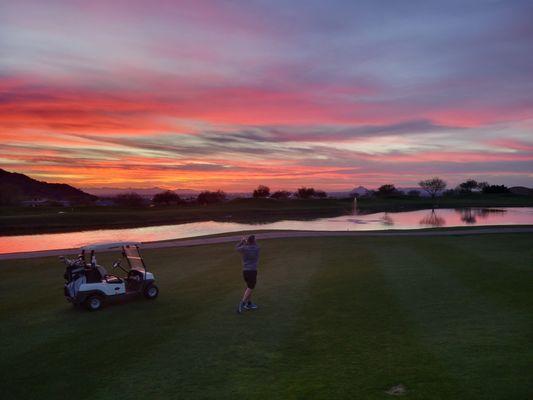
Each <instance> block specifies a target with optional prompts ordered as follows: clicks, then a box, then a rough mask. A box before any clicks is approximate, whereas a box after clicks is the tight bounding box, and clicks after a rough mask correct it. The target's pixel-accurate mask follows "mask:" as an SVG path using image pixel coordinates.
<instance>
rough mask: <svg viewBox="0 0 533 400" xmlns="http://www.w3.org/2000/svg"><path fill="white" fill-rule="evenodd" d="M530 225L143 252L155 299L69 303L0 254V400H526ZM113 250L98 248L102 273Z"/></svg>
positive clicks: (23, 265) (44, 268) (24, 264)
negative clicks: (245, 302)
mask: <svg viewBox="0 0 533 400" xmlns="http://www.w3.org/2000/svg"><path fill="white" fill-rule="evenodd" d="M531 243H533V234H532V233H516V234H515V233H507V234H484V235H466V236H454V235H450V236H427V237H424V236H416V237H364V236H354V237H308V238H284V239H269V240H260V241H259V245H260V246H261V259H260V265H259V278H258V285H257V288H256V290H255V293H254V301H255V302H256V303H257V304H258V305H259V307H260V308H259V310H257V311H247V312H246V313H244V314H243V315H237V314H236V313H235V306H236V305H237V302H238V301H239V297H240V296H241V294H242V291H243V289H244V283H243V282H242V277H241V265H240V263H241V260H240V257H239V254H238V253H237V252H236V251H235V249H234V244H232V243H219V244H209V245H199V246H191V247H180V248H172V247H169V248H159V249H145V250H144V251H142V253H143V256H144V258H145V261H146V264H147V266H148V269H149V270H150V271H151V272H153V273H154V275H155V277H156V284H157V285H158V286H159V288H160V296H159V297H158V298H157V299H156V300H152V301H150V300H145V299H143V298H140V299H138V300H133V301H129V302H125V303H122V304H117V305H109V306H107V307H105V308H104V309H103V310H102V311H98V312H89V311H86V310H79V309H75V308H73V307H72V306H71V305H70V304H68V303H67V302H66V301H65V298H64V296H63V278H62V276H63V272H64V265H62V264H60V263H59V262H58V260H57V258H56V257H43V258H34V259H18V260H4V261H0V277H1V279H0V320H1V324H0V346H1V350H0V353H1V357H0V370H1V371H2V377H1V379H0V393H1V397H2V398H3V399H9V400H11V399H61V398H67V397H68V398H71V399H77V400H82V399H238V398H240V399H387V398H394V397H395V396H394V395H391V394H389V393H387V392H388V391H390V389H391V388H393V387H399V385H402V386H401V388H402V389H401V391H400V393H399V394H400V395H401V397H405V398H409V399H446V400H448V399H502V400H503V399H505V400H509V399H527V398H531V395H532V393H533V385H532V382H531V360H532V359H533V346H532V343H531V339H532V333H533V326H532V323H531V315H532V314H533V297H532V296H531V293H532V290H533V284H532V282H533V279H532V278H533V270H532V268H531V266H532V263H531V261H532V260H533V248H532V246H531ZM116 257H117V254H116V253H106V254H102V255H99V258H98V261H99V263H100V264H102V265H105V266H106V267H108V269H111V268H110V265H111V263H112V261H114V260H115V259H116Z"/></svg>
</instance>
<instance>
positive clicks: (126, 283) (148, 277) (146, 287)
mask: <svg viewBox="0 0 533 400" xmlns="http://www.w3.org/2000/svg"><path fill="white" fill-rule="evenodd" d="M109 250H120V251H121V253H122V259H119V260H117V261H115V262H114V263H113V269H114V270H117V269H119V270H121V271H123V272H124V273H125V274H126V275H125V276H121V277H119V276H116V275H111V274H108V272H107V270H106V269H105V268H104V267H103V266H101V265H98V263H97V262H96V254H95V253H96V251H109ZM88 252H90V258H89V260H90V262H87V261H86V260H85V255H86V254H87V253H88ZM60 259H61V260H62V261H63V262H64V263H65V264H66V265H67V270H66V271H65V274H64V278H65V281H66V282H65V288H64V292H65V297H66V298H67V300H68V301H69V302H71V303H72V304H74V305H75V306H78V305H84V306H85V307H87V308H88V309H89V310H91V311H96V310H99V309H100V308H102V306H103V305H104V303H105V302H109V301H111V300H115V299H123V298H126V297H134V296H138V295H144V297H146V298H147V299H155V298H156V297H157V295H158V294H159V289H158V288H157V286H156V285H155V284H154V275H153V274H152V273H151V272H148V271H147V270H146V265H145V263H144V260H143V258H142V257H141V254H140V253H139V244H138V243H122V242H120V243H103V244H95V245H90V246H85V247H82V248H81V253H80V255H79V256H78V257H77V258H76V259H68V258H65V257H63V256H61V257H60ZM123 264H125V265H126V264H127V265H126V266H123Z"/></svg>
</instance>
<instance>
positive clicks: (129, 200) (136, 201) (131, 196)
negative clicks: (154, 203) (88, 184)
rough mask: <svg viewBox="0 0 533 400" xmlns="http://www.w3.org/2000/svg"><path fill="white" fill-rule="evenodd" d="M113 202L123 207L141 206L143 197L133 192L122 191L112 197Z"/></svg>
mask: <svg viewBox="0 0 533 400" xmlns="http://www.w3.org/2000/svg"><path fill="white" fill-rule="evenodd" d="M113 200H114V201H115V204H117V205H119V206H123V207H142V206H143V205H144V199H143V198H142V197H141V196H140V195H139V194H137V193H135V192H130V193H123V194H119V195H117V196H115V197H114V199H113Z"/></svg>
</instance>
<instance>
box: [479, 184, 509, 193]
mask: <svg viewBox="0 0 533 400" xmlns="http://www.w3.org/2000/svg"><path fill="white" fill-rule="evenodd" d="M483 193H486V194H493V193H511V191H510V190H509V188H508V187H507V186H505V185H487V186H484V187H483Z"/></svg>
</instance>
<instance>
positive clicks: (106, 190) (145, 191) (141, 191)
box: [84, 187, 200, 197]
mask: <svg viewBox="0 0 533 400" xmlns="http://www.w3.org/2000/svg"><path fill="white" fill-rule="evenodd" d="M84 190H85V191H86V192H87V193H91V194H94V195H95V196H99V197H113V196H116V195H119V194H124V193H131V192H134V193H137V194H138V195H140V196H143V197H152V196H154V195H155V194H157V193H161V192H164V191H166V190H167V189H163V188H160V187H152V188H131V187H129V188H113V187H99V188H85V189H84ZM174 192H176V193H177V194H179V195H180V196H195V195H197V194H198V193H200V192H199V191H198V190H193V189H175V190H174Z"/></svg>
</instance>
